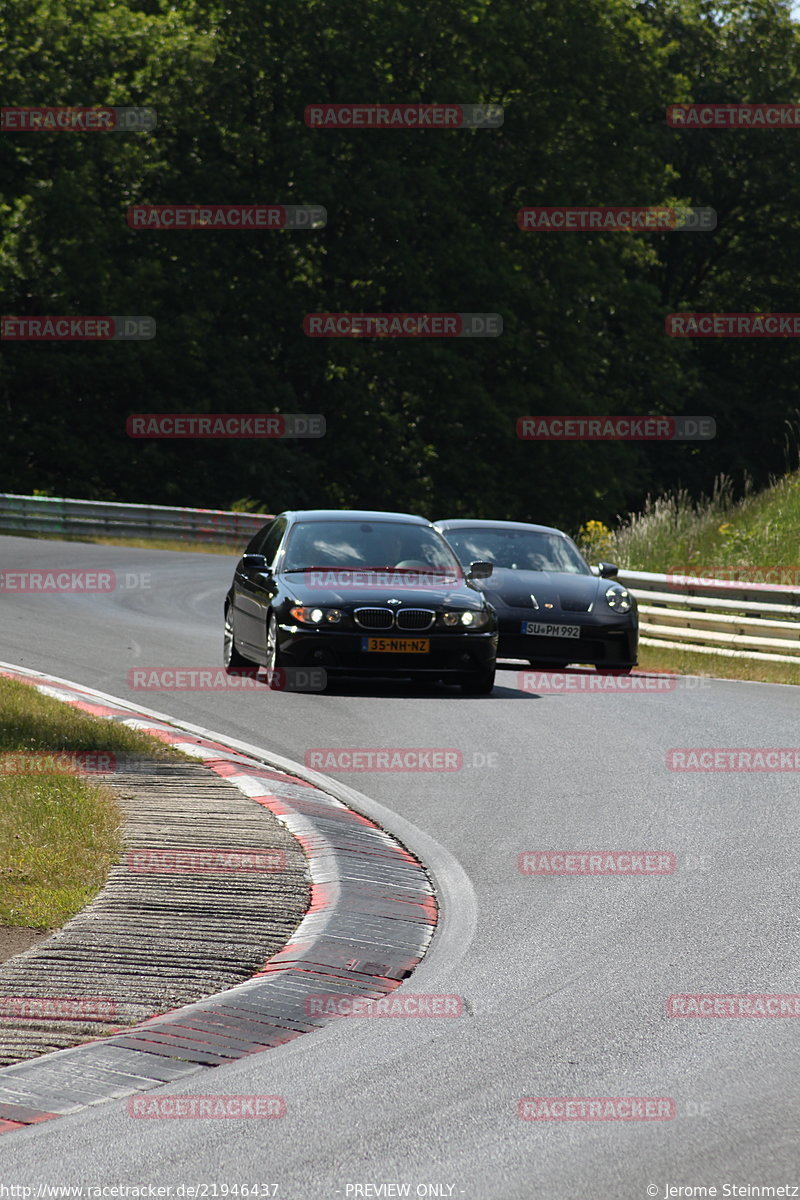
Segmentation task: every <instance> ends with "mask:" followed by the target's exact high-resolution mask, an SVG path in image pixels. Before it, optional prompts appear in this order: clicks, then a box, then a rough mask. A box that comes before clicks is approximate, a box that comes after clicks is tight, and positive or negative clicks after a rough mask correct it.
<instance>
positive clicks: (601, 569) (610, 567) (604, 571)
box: [597, 562, 619, 579]
mask: <svg viewBox="0 0 800 1200" xmlns="http://www.w3.org/2000/svg"><path fill="white" fill-rule="evenodd" d="M597 571H598V574H599V575H600V578H601V579H614V578H615V577H616V576H617V575H619V567H618V566H617V565H616V563H607V562H601V563H598V564H597Z"/></svg>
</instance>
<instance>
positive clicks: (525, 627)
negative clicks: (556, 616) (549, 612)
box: [522, 621, 581, 638]
mask: <svg viewBox="0 0 800 1200" xmlns="http://www.w3.org/2000/svg"><path fill="white" fill-rule="evenodd" d="M522 632H523V633H529V634H533V635H534V637H564V638H576V637H580V636H581V627H580V625H550V624H549V623H548V622H546V621H523V622H522Z"/></svg>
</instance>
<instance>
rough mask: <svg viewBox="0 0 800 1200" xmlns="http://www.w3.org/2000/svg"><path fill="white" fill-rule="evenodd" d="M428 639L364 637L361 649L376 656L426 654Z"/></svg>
mask: <svg viewBox="0 0 800 1200" xmlns="http://www.w3.org/2000/svg"><path fill="white" fill-rule="evenodd" d="M430 648H431V642H430V638H387V637H365V638H362V639H361V649H362V650H368V651H370V652H372V653H373V654H374V653H377V654H428V653H429V652H430Z"/></svg>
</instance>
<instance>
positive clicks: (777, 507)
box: [578, 471, 800, 684]
mask: <svg viewBox="0 0 800 1200" xmlns="http://www.w3.org/2000/svg"><path fill="white" fill-rule="evenodd" d="M578 542H579V544H580V546H581V549H582V551H583V553H584V554H585V555H586V557H587V558H588V559H589V561H590V562H598V561H599V560H601V559H605V560H608V561H609V562H616V563H618V564H619V565H620V566H621V567H627V568H628V570H631V571H654V572H657V573H660V574H665V573H668V572H678V573H686V574H692V573H695V572H696V573H697V574H699V575H701V576H702V577H704V578H710V577H712V576H713V575H715V574H720V575H721V576H722V578H723V579H731V580H736V579H742V580H743V581H746V582H754V583H758V582H765V583H786V584H790V585H791V586H792V587H794V588H796V589H797V591H798V592H800V471H794V472H792V473H791V474H789V475H785V476H783V477H782V478H781V479H779V480H777V481H776V482H774V483H773V484H772V485H771V486H770V487H768V488H766V489H764V490H763V491H761V492H754V491H753V490H752V488H746V489H745V494H744V495H743V496H742V497H741V498H740V499H738V500H734V498H733V487H732V483H731V480H730V479H728V478H726V477H725V476H721V477H720V478H719V479H718V480H717V481H716V484H715V486H714V490H713V493H712V494H711V495H710V496H706V497H703V498H701V499H700V500H699V501H697V502H693V501H692V499H691V498H690V497H689V496H688V494H687V493H686V492H683V491H678V492H673V493H671V494H668V495H665V496H660V497H656V498H653V497H648V499H647V501H646V503H645V505H644V508H643V509H642V511H641V512H638V513H632V514H631V515H630V516H628V517H626V518H624V519H622V520H621V521H620V523H619V525H618V526H617V527H616V529H609V528H608V527H607V526H606V525H604V524H603V523H602V522H601V521H588V522H587V523H586V524H585V525H583V526H582V527H581V530H580V532H579V534H578ZM639 664H640V667H643V668H645V669H652V670H674V671H679V672H680V673H681V674H692V675H715V676H718V677H723V678H727V679H752V680H761V681H763V682H766V683H793V684H800V659H798V662H797V665H795V664H794V663H771V662H765V661H762V660H760V659H746V658H730V657H728V656H726V655H723V654H697V653H692V652H690V651H682V650H665V649H662V648H659V647H655V646H640V650H639Z"/></svg>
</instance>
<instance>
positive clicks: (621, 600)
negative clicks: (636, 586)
mask: <svg viewBox="0 0 800 1200" xmlns="http://www.w3.org/2000/svg"><path fill="white" fill-rule="evenodd" d="M606 604H607V605H608V607H609V608H613V609H614V611H615V612H628V610H629V609H630V606H631V594H630V592H629V591H627V590H626V589H625V588H623V587H610V588H607V590H606Z"/></svg>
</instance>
